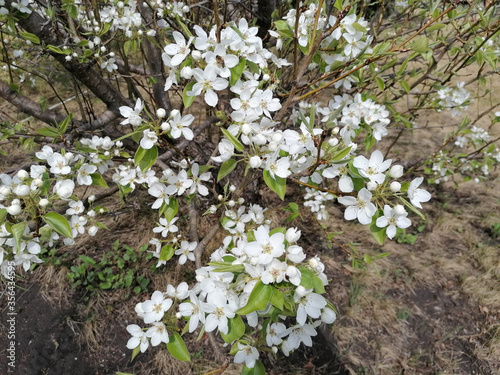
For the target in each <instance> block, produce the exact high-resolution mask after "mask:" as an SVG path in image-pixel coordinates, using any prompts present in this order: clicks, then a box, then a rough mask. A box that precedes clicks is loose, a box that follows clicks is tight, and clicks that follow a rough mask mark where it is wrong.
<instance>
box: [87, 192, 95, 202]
mask: <svg viewBox="0 0 500 375" xmlns="http://www.w3.org/2000/svg"><path fill="white" fill-rule="evenodd" d="M87 200H88V201H89V203H92V202H93V201H95V195H94V194H92V195H89V197H88V198H87Z"/></svg>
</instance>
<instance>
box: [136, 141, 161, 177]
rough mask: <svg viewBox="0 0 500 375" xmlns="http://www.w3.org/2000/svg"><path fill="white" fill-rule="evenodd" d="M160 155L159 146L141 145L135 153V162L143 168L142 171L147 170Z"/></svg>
mask: <svg viewBox="0 0 500 375" xmlns="http://www.w3.org/2000/svg"><path fill="white" fill-rule="evenodd" d="M157 157H158V148H157V147H156V145H155V146H153V147H151V148H150V149H147V150H146V149H143V148H142V147H141V146H139V148H138V149H137V152H136V153H135V157H134V162H135V165H138V166H139V168H141V171H143V172H146V171H147V170H148V169H149V168H151V166H152V165H153V164H154V162H155V161H156V158H157Z"/></svg>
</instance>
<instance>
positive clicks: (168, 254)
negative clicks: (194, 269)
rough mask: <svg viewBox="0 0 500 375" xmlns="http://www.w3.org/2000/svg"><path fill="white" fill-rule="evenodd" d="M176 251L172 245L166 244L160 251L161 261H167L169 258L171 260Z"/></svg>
mask: <svg viewBox="0 0 500 375" xmlns="http://www.w3.org/2000/svg"><path fill="white" fill-rule="evenodd" d="M174 253H175V249H174V248H173V247H172V246H170V245H165V246H163V247H162V248H161V251H160V259H158V260H159V261H167V260H170V259H171V258H172V257H173V256H174Z"/></svg>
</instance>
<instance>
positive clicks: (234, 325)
mask: <svg viewBox="0 0 500 375" xmlns="http://www.w3.org/2000/svg"><path fill="white" fill-rule="evenodd" d="M227 323H228V327H229V330H228V331H227V334H224V333H222V332H221V333H220V335H221V336H222V338H223V339H224V341H225V342H227V343H228V344H230V343H232V342H233V341H235V340H238V339H239V338H240V337H241V336H243V334H244V333H245V323H243V320H241V316H239V315H236V316H235V317H234V318H233V319H228V321H227Z"/></svg>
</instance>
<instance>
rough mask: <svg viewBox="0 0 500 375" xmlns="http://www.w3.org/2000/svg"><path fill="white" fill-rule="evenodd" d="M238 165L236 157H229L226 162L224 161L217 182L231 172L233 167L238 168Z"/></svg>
mask: <svg viewBox="0 0 500 375" xmlns="http://www.w3.org/2000/svg"><path fill="white" fill-rule="evenodd" d="M236 165H238V162H237V161H236V160H234V159H228V160H226V161H225V162H224V163H222V165H221V166H220V169H219V174H218V175H217V182H219V181H220V180H222V179H223V178H224V177H226V176H227V175H228V174H229V173H231V172H232V171H233V169H234V168H236Z"/></svg>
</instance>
